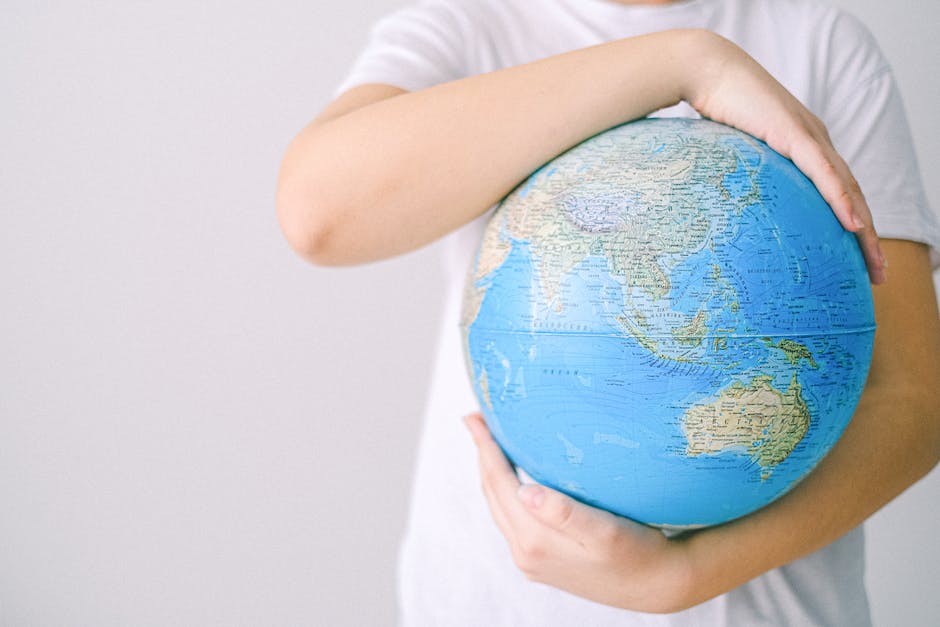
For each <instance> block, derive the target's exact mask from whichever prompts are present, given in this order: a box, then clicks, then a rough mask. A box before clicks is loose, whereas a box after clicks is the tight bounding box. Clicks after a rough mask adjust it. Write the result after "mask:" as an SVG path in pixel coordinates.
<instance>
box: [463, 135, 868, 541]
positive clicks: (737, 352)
mask: <svg viewBox="0 0 940 627" xmlns="http://www.w3.org/2000/svg"><path fill="white" fill-rule="evenodd" d="M461 318H462V319H461V329H462V333H463V339H464V350H465V356H466V361H467V369H468V372H469V374H470V378H471V380H472V384H473V387H474V390H475V392H476V395H477V398H478V399H479V403H480V409H481V411H482V412H483V414H484V417H485V418H486V421H487V424H488V425H489V427H490V430H491V432H492V433H493V436H494V438H495V439H496V441H497V442H498V443H499V444H500V446H501V447H502V449H503V451H504V452H505V453H506V455H507V457H508V458H509V459H510V460H511V461H512V462H513V464H515V465H516V466H517V467H518V468H521V469H522V470H524V471H525V473H527V474H528V475H529V476H531V477H532V478H533V479H534V480H536V481H538V482H539V483H542V484H544V485H547V486H550V487H552V488H555V489H557V490H560V491H562V492H564V493H566V494H569V495H571V496H572V497H574V498H576V499H578V500H580V501H582V502H584V503H587V504H589V505H592V506H595V507H600V508H603V509H606V510H609V511H611V512H614V513H616V514H618V515H621V516H625V517H628V518H631V519H633V520H636V521H639V522H642V523H646V524H649V525H654V526H658V527H663V528H666V529H688V528H697V527H702V526H709V525H715V524H720V523H722V522H726V521H728V520H732V519H734V518H738V517H740V516H743V515H746V514H748V513H750V512H753V511H755V510H756V509H758V508H760V507H762V506H764V505H766V504H768V503H770V502H771V501H773V500H774V499H776V498H778V497H780V496H781V495H783V494H784V493H786V492H787V491H788V490H789V489H791V488H792V487H793V486H794V485H796V484H797V483H798V482H799V481H800V480H801V479H802V478H803V477H805V476H806V475H807V474H808V473H809V472H810V471H811V470H812V469H813V467H814V466H815V465H816V464H817V463H818V462H819V461H820V459H822V458H823V456H824V455H825V454H826V453H827V452H828V451H829V450H830V449H831V448H832V446H833V445H834V444H835V442H836V440H837V439H838V438H839V436H840V435H841V434H842V431H843V430H844V428H845V427H846V425H847V423H848V421H849V419H850V418H851V416H852V413H853V412H854V410H855V407H856V404H857V403H858V399H859V397H860V395H861V392H862V388H863V386H864V384H865V379H866V377H867V374H868V368H869V364H870V361H871V352H872V345H873V340H874V330H875V322H874V311H873V306H872V299H871V289H870V287H869V283H868V277H867V274H866V271H865V264H864V261H863V258H862V255H861V252H860V251H859V248H858V245H857V243H856V241H855V237H854V236H853V235H852V234H851V233H849V232H847V231H845V230H844V229H843V228H842V227H841V226H840V225H839V223H838V221H837V220H836V218H835V217H834V215H833V213H832V211H831V210H830V208H829V206H828V205H827V204H826V202H825V200H824V199H823V198H822V197H821V196H820V194H819V192H818V191H817V190H816V188H815V187H814V185H813V184H812V182H811V181H809V179H807V178H806V177H805V176H804V175H803V174H802V173H801V172H800V171H799V170H798V169H797V168H796V167H795V166H794V165H793V163H791V162H790V161H789V160H788V159H786V158H784V157H782V156H781V155H779V154H778V153H776V152H774V151H773V150H772V149H770V148H769V147H768V146H767V145H766V144H765V143H763V142H761V141H760V140H758V139H755V138H753V137H751V136H750V135H747V134H746V133H743V132H741V131H738V130H736V129H733V128H730V127H727V126H724V125H721V124H718V123H715V122H712V121H708V120H693V119H681V118H665V119H655V118H647V119H644V120H639V121H635V122H631V123H628V124H623V125H620V126H617V127H615V128H613V129H610V130H607V131H605V132H603V133H600V134H598V135H595V136H593V137H591V138H589V139H587V140H585V141H584V142H582V143H580V144H578V145H577V146H575V147H573V148H571V149H570V150H568V151H566V152H564V153H563V154H561V155H559V156H558V157H556V158H555V159H553V160H552V161H550V162H549V163H547V164H545V165H544V166H542V167H541V168H539V169H538V170H537V171H536V172H534V173H533V174H532V175H531V176H530V177H529V178H528V179H527V180H525V181H523V182H522V183H521V184H520V185H519V186H518V187H516V188H515V189H514V190H512V192H510V193H509V194H508V195H507V196H506V197H505V198H504V199H503V200H502V202H501V203H500V204H499V206H498V207H497V208H496V210H495V211H494V212H493V214H492V217H491V218H490V220H489V222H488V223H487V226H486V228H485V231H484V235H483V238H482V242H481V244H480V246H479V249H478V251H477V254H476V256H475V257H474V260H473V263H472V266H471V268H470V272H469V275H468V278H467V284H466V287H465V291H464V297H463V311H462V316H461Z"/></svg>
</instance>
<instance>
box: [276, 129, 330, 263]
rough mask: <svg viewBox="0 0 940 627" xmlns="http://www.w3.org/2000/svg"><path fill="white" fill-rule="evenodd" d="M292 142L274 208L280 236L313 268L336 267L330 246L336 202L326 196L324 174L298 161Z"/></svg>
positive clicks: (281, 173)
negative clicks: (318, 266) (314, 266)
mask: <svg viewBox="0 0 940 627" xmlns="http://www.w3.org/2000/svg"><path fill="white" fill-rule="evenodd" d="M296 146H297V141H296V140H295V141H294V142H293V143H292V144H291V146H290V147H288V150H287V153H286V154H285V156H284V160H283V162H282V163H281V169H280V173H279V174H278V180H277V194H276V199H275V205H276V208H277V219H278V223H279V225H280V228H281V233H282V234H283V235H284V238H285V239H286V240H287V243H288V245H289V246H290V247H291V249H293V251H294V252H295V253H297V254H298V255H299V256H300V257H301V258H302V259H304V260H306V261H308V262H310V263H312V264H315V265H324V266H329V265H339V263H340V260H339V259H337V255H336V248H337V247H336V246H335V245H334V240H335V231H336V222H337V216H338V215H340V214H341V209H340V207H339V205H341V202H340V200H341V199H337V198H331V197H330V188H329V186H328V185H326V184H325V183H323V181H325V180H329V178H330V177H329V173H328V172H321V171H320V170H321V168H317V167H316V165H315V164H312V163H310V161H309V160H305V159H302V158H301V155H300V151H299V150H297V148H296Z"/></svg>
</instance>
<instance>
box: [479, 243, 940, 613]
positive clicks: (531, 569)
mask: <svg viewBox="0 0 940 627" xmlns="http://www.w3.org/2000/svg"><path fill="white" fill-rule="evenodd" d="M884 248H885V252H886V253H887V255H888V258H889V259H890V260H891V274H892V277H891V280H890V281H888V282H886V283H885V284H884V285H883V286H879V287H876V288H875V289H874V300H875V316H876V320H877V323H878V329H877V331H876V334H875V346H874V352H873V355H872V365H871V369H870V372H869V377H868V382H867V383H866V386H865V390H864V392H863V394H862V397H861V400H860V402H859V405H858V407H857V409H856V411H855V414H854V415H853V417H852V420H851V422H850V423H849V425H848V427H847V428H846V430H845V432H844V433H843V435H842V437H841V438H840V439H839V441H838V442H837V443H836V445H835V446H834V447H833V449H832V450H831V451H830V453H829V454H828V455H827V456H826V457H825V458H824V459H823V460H822V462H820V464H819V465H818V466H817V467H816V468H815V469H814V470H813V471H812V472H811V473H810V474H809V476H807V477H806V479H805V480H804V481H802V482H801V483H800V484H799V485H797V486H796V487H795V488H794V489H793V490H792V491H791V492H789V493H787V494H786V495H784V496H783V497H782V498H780V499H779V500H777V501H775V502H774V503H771V504H770V505H768V506H767V507H765V508H763V509H761V510H758V511H757V512H755V513H753V514H751V515H749V516H745V517H743V518H740V519H738V520H736V521H733V522H730V523H727V524H725V525H720V526H717V527H712V528H709V529H705V530H701V531H698V532H694V533H691V534H688V535H685V536H680V537H677V538H674V539H671V540H669V539H666V537H665V536H664V535H663V534H662V533H661V532H659V531H657V530H654V529H651V528H649V527H644V526H642V525H639V524H637V523H634V522H632V521H630V520H627V519H625V518H621V517H618V516H615V515H613V514H610V513H608V512H605V511H602V510H599V509H595V508H592V507H589V506H587V505H584V504H582V503H579V502H577V501H575V500H573V499H571V498H569V497H567V496H565V495H564V494H562V493H560V492H557V491H555V490H552V489H550V488H547V487H545V486H520V483H519V481H518V479H517V477H516V475H515V473H514V472H513V470H512V468H511V466H510V465H509V462H508V461H507V460H506V458H505V456H503V454H502V451H501V449H500V448H499V445H498V444H496V442H495V441H494V440H493V439H492V437H491V436H490V434H489V432H488V431H487V430H486V425H485V422H484V421H483V420H482V416H480V414H479V413H476V414H472V415H470V416H469V417H468V419H467V425H468V427H469V428H470V430H471V433H472V435H473V438H474V442H475V443H476V444H477V447H478V450H479V457H480V467H481V477H482V483H483V490H484V493H485V495H486V497H487V501H488V503H489V506H490V509H491V511H492V513H493V517H494V519H495V520H496V523H497V524H498V525H499V527H500V529H501V530H502V532H503V534H504V535H505V536H506V539H507V541H508V542H509V546H510V549H511V551H512V554H513V557H514V559H515V561H516V563H517V565H518V566H519V567H520V568H521V569H522V570H523V572H525V574H526V575H527V576H528V577H529V578H530V579H531V580H533V581H538V582H542V583H546V584H549V585H552V586H554V587H557V588H561V589H563V590H567V591H569V592H572V593H574V594H577V595H579V596H583V597H585V598H588V599H592V600H594V601H598V602H600V603H605V604H608V605H613V606H617V607H623V608H627V609H632V610H639V611H646V612H676V611H679V610H683V609H686V608H689V607H692V606H694V605H697V604H699V603H701V602H703V601H706V600H708V599H710V598H712V597H715V596H717V595H719V594H722V593H724V592H727V591H729V590H732V589H734V588H736V587H737V586H739V585H741V584H743V583H745V582H747V581H749V580H750V579H753V578H754V577H756V576H758V575H760V574H762V573H764V572H767V571H768V570H771V569H773V568H776V567H778V566H781V565H783V564H787V563H789V562H791V561H793V560H796V559H798V558H800V557H803V556H805V555H807V554H809V553H811V552H813V551H815V550H817V549H819V548H821V547H823V546H825V545H827V544H829V543H830V542H832V541H834V540H836V539H837V538H839V537H840V536H842V535H843V534H845V533H846V532H848V531H850V530H851V529H853V528H854V527H856V526H857V525H858V524H859V523H861V522H862V521H863V520H865V519H866V518H868V517H869V516H871V515H872V514H873V513H874V512H875V511H877V510H878V509H879V508H881V507H882V506H883V505H885V504H886V503H888V502H889V501H890V500H892V499H893V498H894V497H896V496H897V495H898V494H900V493H901V492H903V491H904V490H905V489H906V488H907V487H909V486H910V485H912V484H913V483H914V482H916V481H917V480H919V479H920V478H922V477H923V476H924V475H926V474H927V473H928V472H929V471H930V470H931V469H932V468H934V467H935V466H936V465H937V463H938V461H940V316H938V312H937V302H936V295H935V293H934V288H933V281H932V277H931V271H930V264H929V260H928V255H927V247H926V246H925V245H923V244H918V243H915V242H909V241H902V240H884ZM536 497H538V498H536Z"/></svg>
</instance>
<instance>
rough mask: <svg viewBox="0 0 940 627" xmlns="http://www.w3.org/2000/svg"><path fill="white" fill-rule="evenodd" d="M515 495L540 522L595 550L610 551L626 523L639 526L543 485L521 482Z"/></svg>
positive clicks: (623, 530)
mask: <svg viewBox="0 0 940 627" xmlns="http://www.w3.org/2000/svg"><path fill="white" fill-rule="evenodd" d="M518 496H519V499H520V500H522V502H523V503H525V505H526V507H527V508H528V510H529V512H530V513H531V514H532V515H533V516H534V517H535V518H536V519H537V520H538V521H539V522H541V523H542V524H544V525H546V526H547V527H549V528H551V529H554V530H556V531H560V532H561V533H563V534H564V535H566V536H568V537H569V538H571V539H572V540H575V541H576V542H578V544H580V545H581V546H583V547H584V548H586V549H589V550H593V551H596V552H602V553H603V552H607V551H610V549H611V547H612V546H613V544H614V543H616V542H617V541H618V540H619V539H621V538H622V537H623V533H624V532H625V531H626V529H625V527H626V526H632V525H636V526H637V528H639V527H640V525H639V524H638V523H634V522H633V521H631V520H628V519H626V518H620V517H618V516H615V515H614V514H611V513H610V512H607V511H604V510H602V509H597V508H595V507H591V506H589V505H585V504H584V503H580V502H579V501H576V500H575V499H573V498H571V497H570V496H568V495H566V494H562V493H561V492H558V491H557V490H552V489H551V488H548V487H546V486H541V485H523V486H521V487H520V488H519V491H518Z"/></svg>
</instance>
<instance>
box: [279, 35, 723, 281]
mask: <svg viewBox="0 0 940 627" xmlns="http://www.w3.org/2000/svg"><path fill="white" fill-rule="evenodd" d="M715 39H717V36H716V35H713V34H711V33H708V32H706V31H699V30H676V31H665V32H660V33H654V34H650V35H644V36H640V37H634V38H630V39H623V40H618V41H614V42H610V43H605V44H601V45H598V46H593V47H590V48H584V49H580V50H576V51H573V52H569V53H565V54H560V55H556V56H552V57H548V58H546V59H542V60H540V61H536V62H532V63H528V64H525V65H519V66H515V67H511V68H508V69H504V70H499V71H495V72H489V73H486V74H481V75H477V76H472V77H468V78H464V79H461V80H457V81H453V82H449V83H444V84H441V85H437V86H435V87H432V88H429V89H425V90H421V91H416V92H412V93H406V94H402V95H400V96H395V97H392V98H389V99H386V100H382V101H379V102H376V103H373V104H370V105H366V106H364V107H362V108H359V109H356V110H353V111H351V112H349V113H347V114H346V115H343V116H340V117H338V118H336V119H333V120H329V121H328V122H326V123H323V124H319V125H311V126H310V127H308V128H307V129H305V130H304V131H303V132H301V134H300V135H298V137H297V138H296V139H295V140H294V141H293V142H292V143H291V145H290V146H289V148H288V150H287V154H286V156H285V159H284V164H283V165H282V172H281V176H280V180H279V185H278V204H279V207H278V210H279V212H281V213H282V214H283V215H284V216H286V217H284V218H282V220H284V221H286V222H288V223H289V225H290V227H289V228H290V229H292V230H293V231H295V233H294V239H295V240H296V241H301V242H304V244H303V247H304V248H305V249H307V250H304V251H303V252H304V253H305V254H306V256H308V257H311V258H312V260H314V261H315V262H317V263H324V264H328V265H340V264H352V263H361V262H366V261H372V260H376V259H381V258H385V257H389V256H393V255H397V254H400V253H403V252H407V251H410V250H413V249H416V248H419V247H421V246H423V245H425V244H428V243H430V242H431V241H433V240H435V239H437V238H439V237H441V236H442V235H444V234H446V233H448V232H450V231H451V230H453V229H455V228H457V227H459V226H461V225H463V224H465V223H467V222H469V221H471V220H472V219H473V218H475V217H477V216H479V215H481V214H482V213H483V212H484V211H485V210H486V209H487V208H488V207H490V206H492V205H493V204H494V203H496V202H498V201H499V199H500V198H502V197H503V196H504V195H506V194H507V193H508V192H509V191H510V190H511V189H512V188H513V187H514V186H515V185H516V184H518V183H519V182H520V181H521V180H522V179H524V178H525V177H526V176H527V175H528V174H530V173H531V172H532V171H534V170H535V169H536V168H538V167H539V166H540V165H542V164H544V163H545V162H546V161H548V160H549V159H551V158H552V157H554V156H555V155H557V154H559V153H561V152H563V151H564V150H566V149H567V148H569V147H571V146H573V145H575V144H577V143H578V142H580V141H582V140H584V139H585V138H587V137H590V136H591V135H593V134H596V133H599V132H601V131H603V130H605V129H607V128H610V127H611V126H615V125H617V124H619V123H622V122H626V121H628V120H631V119H635V118H639V117H643V116H644V115H647V114H648V113H650V112H652V111H655V110H657V109H660V108H662V107H666V106H669V105H673V104H676V103H677V102H679V101H680V100H682V99H684V98H688V94H687V93H686V87H687V83H688V79H689V75H690V74H691V73H692V72H693V71H701V66H700V65H698V66H697V65H696V64H697V63H699V64H700V63H701V58H698V59H696V58H695V56H696V51H697V50H698V51H701V50H702V49H703V48H704V47H705V46H706V45H709V44H710V43H713V42H714V40H715ZM698 55H699V56H701V52H698Z"/></svg>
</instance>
